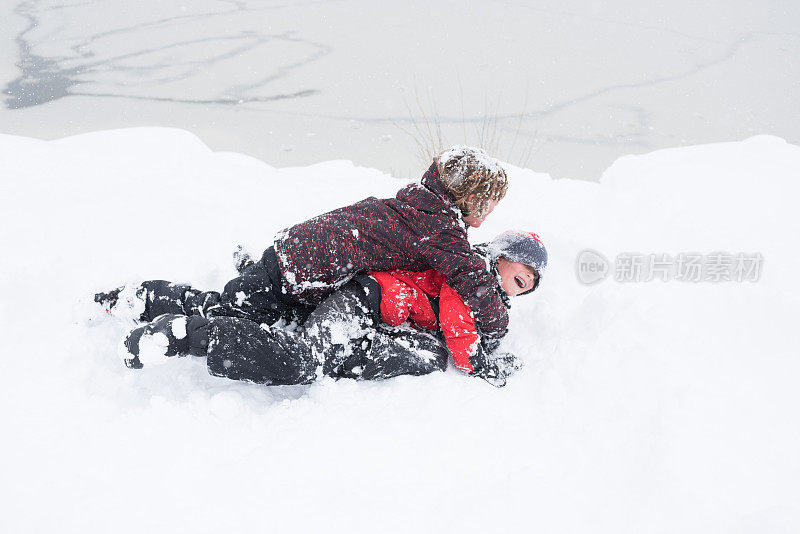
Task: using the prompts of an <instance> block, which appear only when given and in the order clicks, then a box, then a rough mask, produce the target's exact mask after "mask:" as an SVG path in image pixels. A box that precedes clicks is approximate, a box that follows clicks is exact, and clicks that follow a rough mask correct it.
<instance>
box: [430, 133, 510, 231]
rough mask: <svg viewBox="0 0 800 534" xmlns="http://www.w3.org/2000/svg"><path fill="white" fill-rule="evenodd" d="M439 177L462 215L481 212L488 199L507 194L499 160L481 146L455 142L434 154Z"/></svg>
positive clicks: (505, 181)
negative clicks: (450, 146) (459, 144)
mask: <svg viewBox="0 0 800 534" xmlns="http://www.w3.org/2000/svg"><path fill="white" fill-rule="evenodd" d="M434 163H436V168H437V170H438V171H439V179H440V180H441V182H442V184H443V185H444V187H445V189H447V191H449V192H450V194H451V195H453V198H454V199H455V204H456V206H458V209H460V210H461V213H462V214H463V215H464V216H468V215H477V216H480V215H482V214H483V213H485V212H486V209H487V208H488V207H489V202H490V201H492V200H494V201H496V202H499V201H500V200H502V199H503V197H504V196H506V191H507V190H508V177H507V176H506V171H505V169H503V167H502V166H501V165H500V162H499V161H497V160H496V159H494V158H493V157H491V156H489V155H488V154H487V153H486V152H484V151H483V150H481V149H480V148H474V147H469V146H454V147H452V148H449V149H447V150H445V151H444V152H441V153H440V154H438V155H437V156H436V157H435V158H434Z"/></svg>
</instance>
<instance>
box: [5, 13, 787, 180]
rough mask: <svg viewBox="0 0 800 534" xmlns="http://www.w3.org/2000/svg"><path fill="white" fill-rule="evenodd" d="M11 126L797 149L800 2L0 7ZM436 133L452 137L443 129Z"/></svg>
mask: <svg viewBox="0 0 800 534" xmlns="http://www.w3.org/2000/svg"><path fill="white" fill-rule="evenodd" d="M0 14H2V17H3V21H4V22H3V25H2V27H0V35H1V36H2V38H1V39H0V87H3V90H4V93H5V94H4V98H3V100H2V106H0V132H1V133H10V134H16V135H24V136H31V137H37V138H43V139H52V138H58V137H63V136H67V135H72V134H76V133H82V132H87V131H93V130H100V129H109V128H119V127H126V126H144V125H147V126H175V127H179V128H183V129H187V130H189V131H192V132H194V133H195V134H197V135H198V136H200V137H201V138H202V139H203V141H205V142H206V143H207V144H208V145H209V146H211V147H212V148H213V149H215V150H230V151H236V152H244V153H248V154H251V155H253V156H255V157H258V158H260V159H262V160H264V161H266V162H268V163H269V164H270V165H273V166H277V167H283V166H296V165H307V164H310V163H314V162H318V161H323V160H330V159H350V160H353V161H354V162H355V163H356V164H359V165H365V166H372V167H377V168H379V169H382V170H384V171H388V172H391V173H393V174H394V175H396V176H398V177H408V176H413V177H416V176H417V175H419V174H420V172H421V170H422V169H423V168H424V166H426V165H425V164H423V163H422V162H421V161H420V157H419V154H418V152H419V151H418V147H417V146H416V144H415V141H414V139H413V138H412V136H411V135H409V132H410V133H414V132H415V128H416V127H415V124H416V126H420V127H422V129H423V131H425V132H427V130H426V129H425V127H424V123H425V121H426V119H427V120H428V121H429V122H434V121H435V119H434V117H438V122H439V124H440V125H441V133H442V137H443V142H444V143H445V144H453V143H462V142H466V143H470V144H478V143H482V144H484V145H486V146H487V147H488V148H489V149H490V150H491V151H492V152H494V153H495V154H496V155H497V156H498V157H500V158H501V159H504V160H506V161H510V162H512V163H515V164H518V165H521V166H527V167H530V168H533V169H536V170H538V171H544V172H548V173H550V174H551V175H553V176H555V177H569V178H581V179H587V180H596V179H598V178H599V176H600V174H601V172H602V171H603V170H604V169H605V168H607V167H608V166H609V165H610V163H611V162H612V161H614V160H615V159H616V158H617V157H619V156H621V155H624V154H630V153H642V152H648V151H651V150H653V149H657V148H663V147H671V146H678V145H684V144H698V143H706V142H713V141H728V140H741V139H744V138H747V137H749V136H751V135H754V134H773V135H777V136H780V137H783V138H784V139H786V140H787V141H789V142H790V143H795V144H796V143H800V112H798V109H800V108H798V106H797V99H798V96H800V32H799V31H798V22H800V4H798V3H797V2H795V1H791V0H768V1H765V2H759V3H753V2H747V1H743V0H733V1H725V2H723V1H710V2H702V3H697V2H690V1H687V0H678V1H675V2H637V1H634V0H616V1H614V2H599V1H595V0H575V1H566V2H565V1H558V2H557V1H554V0H545V1H540V2H522V1H505V0H497V1H480V2H469V3H464V2H448V1H442V0H429V1H426V2H418V1H409V2H395V3H391V4H388V3H383V2H380V3H376V2H368V1H360V0H343V1H328V2H313V1H309V2H275V1H256V0H240V1H233V0H195V1H192V2H161V1H156V0H143V1H140V2H124V1H122V0H105V1H101V0H89V1H87V0H28V1H25V2H17V1H6V2H3V3H2V6H1V7H0ZM434 134H436V133H435V132H434Z"/></svg>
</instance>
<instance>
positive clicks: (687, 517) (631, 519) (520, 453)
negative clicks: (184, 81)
mask: <svg viewBox="0 0 800 534" xmlns="http://www.w3.org/2000/svg"><path fill="white" fill-rule="evenodd" d="M424 170H425V169H420V175H421V174H422V172H423V171H424ZM507 170H508V174H509V182H510V188H509V193H508V195H507V196H506V198H505V199H504V200H503V201H502V202H501V203H500V204H499V206H498V208H497V209H496V210H495V212H494V213H493V214H492V215H491V216H490V217H489V218H488V219H487V222H486V223H484V225H483V227H481V228H480V229H478V231H476V232H475V233H474V235H473V236H472V239H473V241H474V242H475V243H478V242H481V241H485V240H488V239H490V238H491V237H493V236H494V235H496V234H499V233H500V232H501V231H503V230H506V229H509V228H514V229H521V230H528V231H534V232H536V233H537V234H539V235H540V236H541V238H542V240H543V242H544V243H545V245H546V246H547V249H548V252H549V256H550V263H549V266H548V273H547V277H546V278H545V279H544V280H543V283H542V286H541V287H540V289H539V290H537V291H536V292H535V293H534V294H533V295H531V296H525V297H520V298H518V299H517V300H515V301H513V309H512V320H511V334H510V335H509V336H508V338H507V340H506V341H505V343H504V345H505V346H504V348H505V349H506V350H510V351H513V352H514V353H516V354H517V355H519V356H520V357H521V358H522V359H523V360H525V362H526V367H525V369H524V370H523V371H521V372H520V374H518V375H516V376H514V377H512V378H511V379H510V381H509V384H508V386H507V387H506V388H504V389H495V388H493V387H491V386H489V385H488V384H486V383H484V382H482V381H480V380H478V379H473V378H469V377H467V376H465V375H463V374H462V373H460V372H458V371H457V370H455V369H451V370H449V371H448V372H447V373H441V374H436V375H433V376H427V377H419V378H414V377H401V378H398V379H394V380H390V381H386V382H376V383H367V382H354V381H349V380H342V381H339V382H334V381H332V380H324V381H322V382H320V383H318V384H315V385H312V386H308V387H284V388H268V387H263V386H259V385H253V384H247V383H240V382H233V381H227V380H225V379H220V378H216V377H211V376H209V375H208V373H207V372H206V370H205V365H204V361H203V360H202V359H198V358H171V359H169V360H168V361H167V362H166V363H164V364H163V365H161V366H156V367H152V368H149V367H148V368H145V369H143V370H141V371H132V370H129V369H127V368H125V367H124V366H123V365H122V364H121V362H120V361H119V359H118V358H117V356H116V354H115V352H116V345H117V344H118V343H119V341H120V340H121V339H122V338H123V336H124V335H125V333H126V331H127V329H129V328H130V327H131V325H129V324H122V323H115V322H108V321H107V322H101V323H100V324H96V322H89V321H87V318H88V317H89V316H90V312H89V309H88V308H87V306H86V301H87V300H91V296H92V294H93V293H94V292H96V291H99V290H107V289H110V288H112V287H115V286H117V285H119V284H121V283H123V282H125V281H128V280H141V279H143V278H163V279H167V280H172V281H175V282H188V283H192V284H194V285H195V286H197V287H199V288H203V289H219V288H221V287H222V285H223V284H224V282H225V281H227V280H228V279H230V278H232V277H233V276H235V272H234V271H233V269H232V267H231V266H230V263H231V262H230V254H231V252H232V251H233V250H234V248H235V245H236V243H244V244H246V245H247V246H248V247H249V248H251V249H253V250H256V251H259V252H260V251H261V250H263V249H264V248H266V247H267V246H269V245H270V243H271V238H272V236H273V234H274V233H275V232H277V231H278V230H280V229H281V228H283V227H286V226H289V225H291V224H293V223H296V222H298V221H301V220H304V219H307V218H309V217H312V216H314V215H317V214H320V213H322V212H324V211H327V210H330V209H333V208H336V207H339V206H342V205H345V204H348V203H351V202H354V201H357V200H360V199H362V198H364V197H366V196H370V195H375V196H378V197H385V196H392V195H394V193H395V192H396V191H397V190H398V189H399V188H400V187H401V186H403V185H404V182H402V181H400V180H397V179H394V178H392V177H391V176H388V175H385V174H382V173H380V172H378V171H376V170H373V169H366V168H359V167H355V166H353V165H352V164H351V163H349V162H346V161H331V162H325V163H320V164H318V165H312V166H309V167H303V168H286V169H276V168H272V167H270V166H268V165H266V164H264V163H262V162H260V161H258V160H255V159H253V158H250V157H246V156H243V155H239V154H232V153H214V152H212V151H210V150H209V149H208V148H207V147H206V146H204V145H203V144H202V143H201V142H200V141H199V140H198V139H197V138H196V137H194V136H193V135H191V134H189V133H187V132H183V131H180V130H173V129H163V128H134V129H126V130H118V131H105V132H96V133H91V134H85V135H80V136H76V137H71V138H67V139H61V140H58V141H51V142H43V141H38V140H34V139H25V138H20V137H14V136H7V135H2V136H0V176H1V177H2V182H1V183H2V186H0V187H1V189H0V191H1V192H2V194H1V195H0V223H2V225H1V226H0V228H2V234H1V235H2V246H3V254H2V256H1V257H0V269H1V270H0V275H1V276H0V284H2V286H1V288H0V289H2V295H3V297H2V308H1V309H0V319H2V325H3V330H2V331H3V335H2V336H0V344H1V345H0V347H1V348H2V351H1V352H0V354H2V358H0V392H2V393H1V394H0V399H2V403H1V404H0V417H2V421H3V425H4V436H5V437H4V439H3V441H2V443H0V472H2V473H3V481H4V483H3V484H2V486H0V488H1V489H0V492H1V493H2V494H0V499H1V500H2V502H3V503H4V510H5V513H3V514H2V515H0V530H2V531H3V532H32V531H50V530H58V531H59V532H86V531H105V530H114V531H115V532H137V533H139V532H175V531H194V532H219V531H221V530H223V529H224V530H226V531H231V532H240V531H255V530H259V531H261V530H272V531H282V530H290V531H298V530H299V531H320V530H323V529H324V530H326V531H331V530H336V531H347V532H374V531H376V530H381V531H388V532H408V531H422V532H500V531H509V532H519V531H525V532H531V531H533V532H587V533H588V532H591V533H597V532H613V533H621V532H631V533H640V532H649V533H653V532H663V533H674V532H698V533H700V532H702V533H705V532H731V533H744V532H754V533H755V532H758V533H761V532H796V531H797V530H798V529H800V510H798V507H797V503H798V502H800V487H799V486H800V482H798V481H800V460H798V455H797V450H798V449H799V448H800V426H798V422H797V421H798V418H797V416H796V413H795V412H796V410H797V406H798V405H800V393H798V388H797V383H798V381H800V361H798V358H797V347H798V346H799V345H800V339H799V337H800V336H799V335H798V328H797V327H796V322H797V309H798V304H800V303H799V302H798V300H799V299H798V291H797V282H796V279H797V277H796V275H795V274H794V272H793V271H795V270H796V264H797V260H798V257H799V256H800V255H798V252H797V248H796V246H795V241H796V236H797V235H798V231H800V224H799V223H800V218H798V215H797V211H796V206H795V204H796V199H797V198H798V193H800V183H799V182H798V179H800V147H797V146H792V145H789V144H787V143H785V142H784V141H782V140H781V139H777V138H774V137H767V136H759V137H754V138H752V139H748V140H746V141H742V142H738V143H722V144H714V145H706V146H696V147H687V148H676V149H670V150H662V151H658V152H654V153H651V154H646V155H642V156H629V157H625V158H622V159H620V160H618V161H617V162H616V163H615V164H614V165H613V166H612V167H611V168H610V169H608V170H607V171H606V173H605V174H604V175H603V177H602V179H601V180H600V182H599V183H589V182H580V181H569V180H560V181H554V180H551V179H550V177H549V176H547V175H546V174H542V173H537V172H533V171H531V170H526V169H518V168H514V167H511V166H507ZM586 249H591V250H592V251H594V252H595V253H597V254H599V255H602V256H604V257H605V258H608V260H609V261H610V262H613V261H614V258H616V257H618V255H621V254H625V253H627V254H637V253H638V254H669V255H672V256H673V257H674V256H677V255H679V254H681V253H693V254H694V253H696V254H703V255H708V254H713V253H726V254H731V255H733V254H737V253H747V254H760V256H761V257H762V258H763V265H762V268H761V270H760V272H759V277H758V279H757V281H743V282H719V283H712V282H708V281H701V282H697V283H690V282H679V281H675V280H673V281H669V282H664V281H661V280H659V279H655V280H653V281H650V282H624V283H623V282H618V281H616V280H615V279H614V278H615V277H614V273H612V274H611V275H610V276H609V277H608V278H607V279H605V280H602V281H600V282H598V283H594V284H592V285H585V284H583V283H581V282H580V281H579V277H578V274H580V272H579V266H578V265H577V263H576V259H577V258H578V255H579V253H581V252H582V251H584V250H586ZM612 268H613V265H612Z"/></svg>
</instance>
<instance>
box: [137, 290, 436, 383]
mask: <svg viewBox="0 0 800 534" xmlns="http://www.w3.org/2000/svg"><path fill="white" fill-rule="evenodd" d="M175 311H176V312H178V310H175ZM156 333H160V334H162V335H163V339H166V340H167V341H168V346H167V347H166V348H167V350H166V353H165V355H167V356H174V355H186V354H192V355H194V356H204V355H205V356H206V357H207V365H208V371H209V373H211V374H212V375H216V376H222V377H227V378H231V379H234V380H247V381H250V382H256V383H259V384H268V385H292V384H308V383H310V382H313V381H314V380H316V379H317V378H320V377H322V376H331V377H334V378H354V379H359V380H379V379H383V378H391V377H395V376H398V375H424V374H428V373H432V372H433V371H439V370H441V371H444V370H445V369H446V367H447V360H448V354H449V353H448V351H447V348H446V347H445V345H444V343H443V342H442V341H441V340H440V339H439V338H438V337H437V336H435V335H433V334H430V333H427V332H423V331H420V330H417V329H415V328H411V327H406V328H398V327H391V326H389V325H386V324H384V323H382V322H380V321H378V320H376V318H375V317H374V315H373V312H372V311H371V310H370V309H369V307H368V304H367V299H366V294H365V292H364V289H363V287H362V286H361V285H360V284H358V283H357V282H351V283H350V284H347V285H346V286H344V287H343V288H342V289H340V290H339V291H337V292H335V293H333V294H331V295H330V296H329V297H328V298H326V299H325V300H324V301H323V302H322V303H321V304H320V305H319V306H317V308H316V309H315V310H314V311H312V312H311V313H310V314H309V315H308V317H307V319H306V321H305V322H304V323H303V325H302V326H300V327H298V328H297V329H296V330H295V331H294V332H291V331H288V330H285V329H283V328H278V327H275V326H268V325H266V324H264V323H258V322H255V321H251V320H249V319H245V318H241V317H230V316H222V315H212V316H210V317H203V316H201V315H191V316H190V317H189V318H188V319H187V317H186V315H184V314H182V313H180V312H178V313H166V314H164V315H160V316H158V317H157V318H155V320H154V321H152V322H150V323H148V324H146V325H143V326H140V327H139V328H137V329H135V330H134V331H133V332H131V334H130V335H129V336H128V338H127V339H126V345H128V347H129V350H130V349H131V348H132V347H135V350H133V351H132V354H136V355H138V354H139V343H140V341H141V340H142V338H143V336H146V335H151V336H152V335H154V334H156ZM131 361H133V360H131ZM130 366H131V367H134V368H137V367H140V366H141V364H140V363H139V364H133V363H131V365H130Z"/></svg>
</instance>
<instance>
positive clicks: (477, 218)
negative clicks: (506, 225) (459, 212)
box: [464, 200, 497, 228]
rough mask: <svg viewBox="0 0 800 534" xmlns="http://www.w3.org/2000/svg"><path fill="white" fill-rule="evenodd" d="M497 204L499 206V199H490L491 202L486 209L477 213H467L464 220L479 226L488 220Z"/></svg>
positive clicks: (473, 225) (471, 224)
mask: <svg viewBox="0 0 800 534" xmlns="http://www.w3.org/2000/svg"><path fill="white" fill-rule="evenodd" d="M495 206H497V201H496V200H490V201H489V204H488V205H487V206H486V211H484V212H483V213H480V214H477V215H466V216H464V222H465V223H467V225H469V226H471V227H473V228H477V227H479V226H480V225H481V224H483V221H485V220H486V217H488V216H489V214H490V213H492V211H494V208H495Z"/></svg>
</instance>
